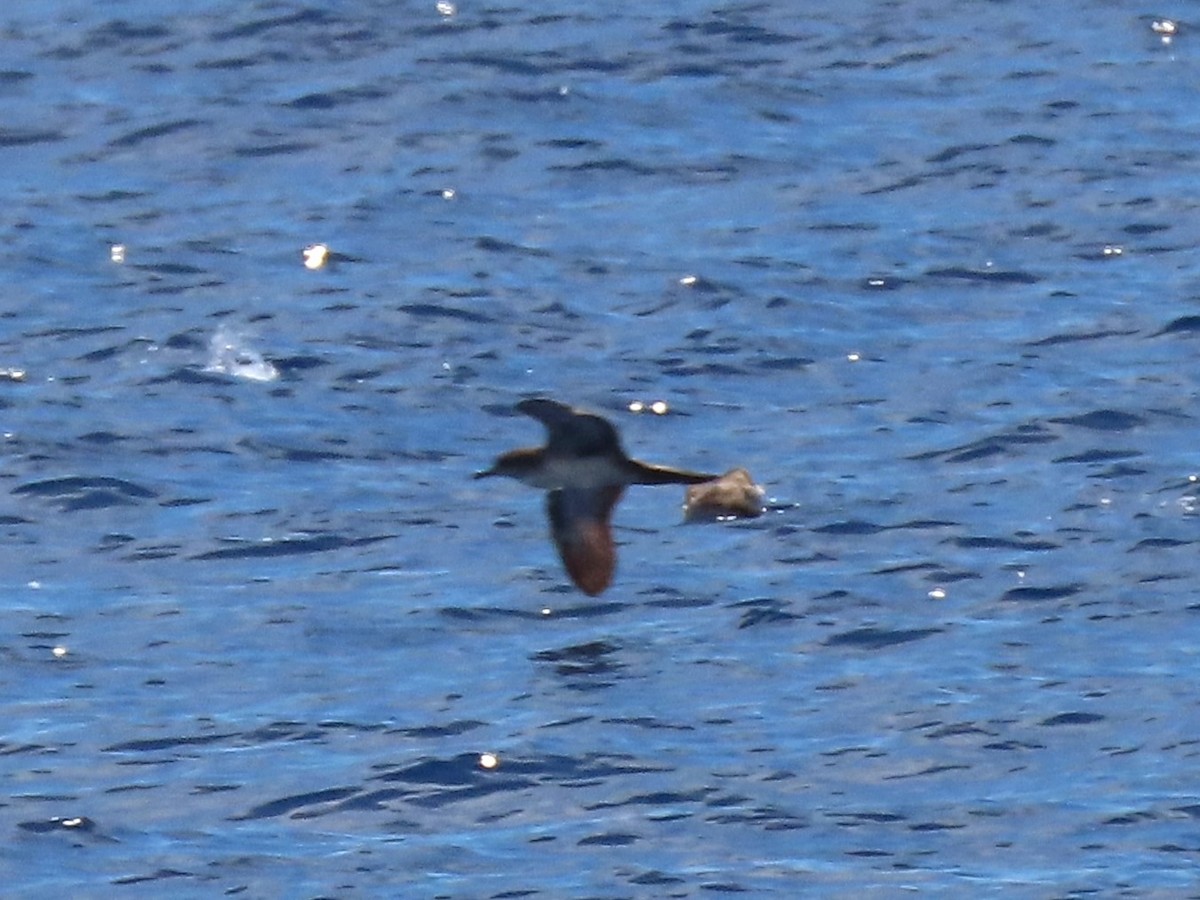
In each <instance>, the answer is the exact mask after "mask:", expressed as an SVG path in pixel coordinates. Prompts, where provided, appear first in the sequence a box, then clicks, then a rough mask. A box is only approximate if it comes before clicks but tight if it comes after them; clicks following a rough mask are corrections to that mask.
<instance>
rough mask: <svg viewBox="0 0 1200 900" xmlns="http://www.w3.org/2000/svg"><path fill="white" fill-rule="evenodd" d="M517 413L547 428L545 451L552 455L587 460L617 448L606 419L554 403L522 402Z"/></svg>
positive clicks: (617, 443)
mask: <svg viewBox="0 0 1200 900" xmlns="http://www.w3.org/2000/svg"><path fill="white" fill-rule="evenodd" d="M517 410H518V411H520V412H523V413H525V415H527V416H532V417H533V418H535V419H537V420H538V421H539V422H541V423H542V424H543V425H545V426H546V431H547V433H548V436H547V440H546V450H547V451H548V452H549V453H551V454H558V453H563V454H571V455H574V456H587V455H590V454H593V453H603V452H606V451H608V450H609V449H613V448H619V447H620V439H619V438H618V437H617V430H616V429H615V428H614V427H613V426H612V423H611V422H609V421H608V420H607V419H604V418H601V417H600V416H597V415H593V414H592V413H585V412H580V411H579V410H577V409H573V408H572V407H570V406H567V405H566V404H565V403H559V402H558V401H557V400H547V399H545V398H534V399H531V400H522V401H521V402H520V403H518V404H517Z"/></svg>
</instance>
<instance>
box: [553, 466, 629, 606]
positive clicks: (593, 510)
mask: <svg viewBox="0 0 1200 900" xmlns="http://www.w3.org/2000/svg"><path fill="white" fill-rule="evenodd" d="M623 490H624V488H622V487H621V486H620V485H614V486H612V487H604V488H598V489H595V490H573V489H570V488H561V489H559V490H556V491H550V493H549V494H548V495H547V497H546V512H547V513H548V515H549V516H550V533H551V535H552V536H553V538H554V543H555V545H556V546H557V547H558V555H559V556H560V557H561V558H562V561H563V565H564V566H566V569H567V573H568V574H569V575H570V576H571V580H572V581H574V582H575V584H577V585H578V586H579V589H580V590H581V591H583V592H584V593H585V594H588V595H589V596H592V597H594V596H596V595H597V594H599V593H601V592H602V591H603V590H604V589H605V588H607V587H608V585H609V584H610V583H611V582H612V576H613V570H614V569H615V568H616V565H617V552H616V547H615V546H614V545H613V538H612V525H611V524H610V520H611V518H612V511H613V507H614V506H616V504H617V501H618V500H620V499H621V493H622V491H623Z"/></svg>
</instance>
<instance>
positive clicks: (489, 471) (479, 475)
mask: <svg viewBox="0 0 1200 900" xmlns="http://www.w3.org/2000/svg"><path fill="white" fill-rule="evenodd" d="M495 474H496V470H495V469H494V468H492V469H484V470H483V471H482V472H476V473H475V474H474V475H472V476H471V477H472V478H475V479H479V478H491V477H492V476H493V475H495Z"/></svg>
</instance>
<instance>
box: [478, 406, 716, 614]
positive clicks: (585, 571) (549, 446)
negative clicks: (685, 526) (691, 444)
mask: <svg viewBox="0 0 1200 900" xmlns="http://www.w3.org/2000/svg"><path fill="white" fill-rule="evenodd" d="M517 409H518V410H519V411H520V412H523V413H525V414H526V415H528V416H532V417H533V418H535V419H537V420H538V421H539V422H541V423H542V424H543V425H545V426H546V430H547V432H548V439H547V441H546V446H545V447H536V448H529V449H524V450H513V451H511V452H509V453H505V454H503V455H502V456H500V457H498V458H497V459H496V462H495V464H494V465H493V466H492V468H490V469H488V470H487V471H484V472H479V473H478V474H477V475H476V476H475V477H476V478H484V477H487V476H492V475H505V476H508V477H509V478H515V479H516V480H517V481H520V482H521V483H522V484H527V485H529V486H530V487H535V488H538V489H539V490H543V491H547V492H548V493H547V496H546V512H547V514H548V516H549V518H550V531H551V535H552V536H553V538H554V543H555V544H556V545H557V547H558V553H559V556H560V557H561V558H562V561H563V565H565V566H566V569H567V572H568V574H570V576H571V578H572V580H573V581H574V582H575V584H577V585H578V586H579V588H580V589H581V590H583V591H584V593H587V594H590V595H593V596H594V595H596V594H599V593H601V592H602V591H603V590H604V589H605V588H607V587H608V585H609V584H610V582H611V581H612V574H613V570H614V569H615V568H616V549H615V547H614V546H613V539H612V525H611V519H612V511H613V508H614V507H615V506H616V505H617V502H618V501H619V500H620V499H621V494H622V493H623V492H624V490H625V488H626V487H627V486H628V485H631V484H700V483H702V482H705V481H711V480H712V479H714V478H716V477H717V476H716V475H705V474H702V473H699V472H689V471H686V470H684V469H673V468H670V467H668V466H654V465H649V464H647V463H643V462H639V461H637V460H635V459H630V458H629V457H628V456H626V455H625V451H624V450H623V449H621V440H620V436H619V435H618V434H617V430H616V428H614V427H613V425H612V423H611V422H609V421H608V420H607V419H603V418H601V417H600V416H597V415H593V414H591V413H586V412H580V411H579V410H575V409H572V408H571V407H569V406H566V405H564V404H562V403H558V402H556V401H554V400H546V399H534V400H523V401H521V402H520V403H518V404H517Z"/></svg>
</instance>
